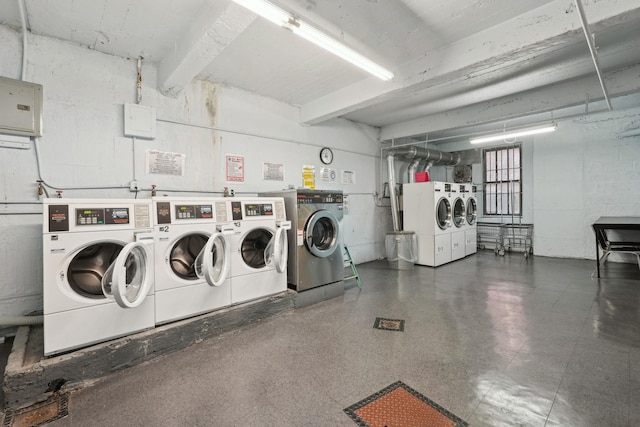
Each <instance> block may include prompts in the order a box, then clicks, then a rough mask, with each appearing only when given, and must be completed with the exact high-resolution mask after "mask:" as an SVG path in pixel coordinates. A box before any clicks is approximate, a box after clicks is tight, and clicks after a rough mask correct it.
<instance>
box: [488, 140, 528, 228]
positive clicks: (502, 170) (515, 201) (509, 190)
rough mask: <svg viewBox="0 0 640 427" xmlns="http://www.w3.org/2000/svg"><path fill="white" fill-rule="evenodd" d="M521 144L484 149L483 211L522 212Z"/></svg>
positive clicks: (493, 212)
mask: <svg viewBox="0 0 640 427" xmlns="http://www.w3.org/2000/svg"><path fill="white" fill-rule="evenodd" d="M521 156H522V148H521V146H520V144H515V145H510V146H508V147H505V148H488V149H485V150H483V160H482V162H483V169H484V214H485V215H487V216H491V215H510V216H511V215H514V216H521V215H522V181H521V179H522V159H521Z"/></svg>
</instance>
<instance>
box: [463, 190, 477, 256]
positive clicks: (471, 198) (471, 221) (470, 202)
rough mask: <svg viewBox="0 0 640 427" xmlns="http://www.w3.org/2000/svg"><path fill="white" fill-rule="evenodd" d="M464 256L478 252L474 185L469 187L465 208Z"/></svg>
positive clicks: (475, 191)
mask: <svg viewBox="0 0 640 427" xmlns="http://www.w3.org/2000/svg"><path fill="white" fill-rule="evenodd" d="M465 219H466V224H467V228H466V230H465V255H471V254H475V253H476V252H477V250H478V224H477V223H476V222H477V219H478V193H477V187H476V186H475V185H470V188H469V193H468V194H467V203H466V206H465Z"/></svg>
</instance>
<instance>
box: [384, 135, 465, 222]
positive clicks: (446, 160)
mask: <svg viewBox="0 0 640 427" xmlns="http://www.w3.org/2000/svg"><path fill="white" fill-rule="evenodd" d="M396 158H402V159H405V160H410V161H411V164H410V165H409V174H411V171H412V169H413V171H414V172H415V168H416V167H417V166H418V164H419V163H420V162H421V161H426V162H427V164H428V165H429V167H430V166H431V165H442V166H455V165H457V164H459V163H460V155H459V154H454V153H446V152H444V151H437V150H429V149H427V148H420V147H413V146H404V147H393V148H390V149H389V152H388V153H387V173H388V175H389V198H390V199H391V219H392V221H393V231H402V230H401V228H402V227H401V226H400V210H399V208H398V204H399V202H398V198H397V193H396V177H395V175H396V171H395V160H396ZM414 163H415V166H414ZM414 177H415V174H414ZM414 181H415V178H414ZM409 182H413V181H411V178H410V179H409Z"/></svg>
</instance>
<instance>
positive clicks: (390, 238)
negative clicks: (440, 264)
mask: <svg viewBox="0 0 640 427" xmlns="http://www.w3.org/2000/svg"><path fill="white" fill-rule="evenodd" d="M384 245H385V249H386V250H387V263H388V265H389V268H393V269H396V270H410V269H412V268H413V265H414V263H415V262H416V259H417V257H416V248H417V243H416V233H415V232H413V231H392V232H389V233H387V236H386V238H385V240H384Z"/></svg>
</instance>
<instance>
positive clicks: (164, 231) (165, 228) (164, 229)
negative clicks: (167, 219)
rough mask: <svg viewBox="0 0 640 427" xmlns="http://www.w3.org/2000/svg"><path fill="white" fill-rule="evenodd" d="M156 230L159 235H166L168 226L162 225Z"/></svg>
mask: <svg viewBox="0 0 640 427" xmlns="http://www.w3.org/2000/svg"><path fill="white" fill-rule="evenodd" d="M158 230H159V231H160V232H161V233H168V232H169V226H168V225H162V226H160V227H158Z"/></svg>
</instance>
